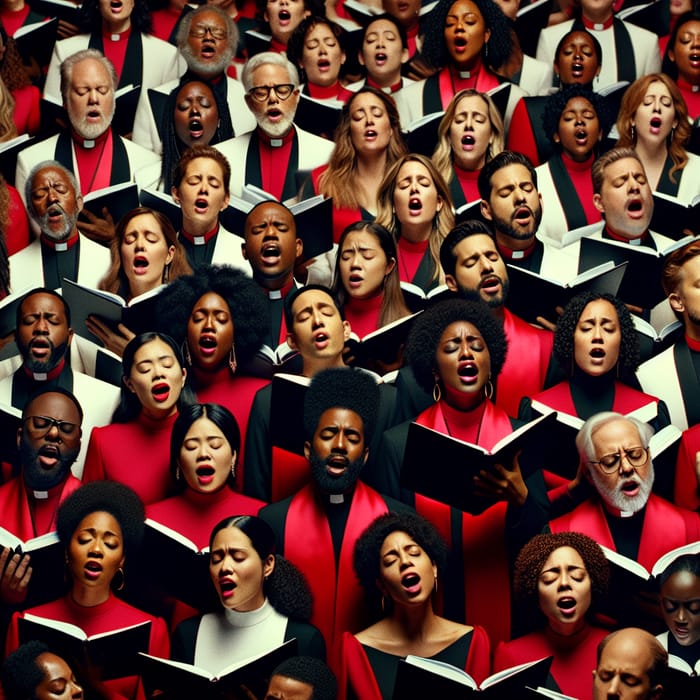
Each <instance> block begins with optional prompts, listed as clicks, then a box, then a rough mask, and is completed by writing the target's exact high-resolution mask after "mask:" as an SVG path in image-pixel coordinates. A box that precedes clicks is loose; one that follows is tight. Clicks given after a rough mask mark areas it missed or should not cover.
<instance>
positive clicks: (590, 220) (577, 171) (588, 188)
mask: <svg viewBox="0 0 700 700" xmlns="http://www.w3.org/2000/svg"><path fill="white" fill-rule="evenodd" d="M561 160H562V162H563V163H564V167H565V168H566V172H567V173H569V177H570V178H571V182H572V184H573V186H574V189H575V190H576V194H577V195H578V198H579V201H580V202H581V206H582V207H583V211H584V212H585V214H586V223H587V224H594V223H596V222H597V221H601V220H602V216H601V214H600V212H599V211H598V210H597V209H596V208H595V204H593V180H592V179H591V166H592V165H593V160H594V155H593V154H592V153H591V155H590V156H589V157H588V158H587V159H586V160H585V161H584V162H583V163H578V162H577V161H575V160H572V159H571V158H569V156H567V155H566V154H565V153H562V154H561ZM555 184H556V183H555Z"/></svg>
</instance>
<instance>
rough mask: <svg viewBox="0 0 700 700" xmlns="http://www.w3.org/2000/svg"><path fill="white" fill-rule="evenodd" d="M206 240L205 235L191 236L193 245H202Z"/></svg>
mask: <svg viewBox="0 0 700 700" xmlns="http://www.w3.org/2000/svg"><path fill="white" fill-rule="evenodd" d="M206 242H207V239H206V237H205V236H192V243H194V244H195V245H204V244H205V243H206Z"/></svg>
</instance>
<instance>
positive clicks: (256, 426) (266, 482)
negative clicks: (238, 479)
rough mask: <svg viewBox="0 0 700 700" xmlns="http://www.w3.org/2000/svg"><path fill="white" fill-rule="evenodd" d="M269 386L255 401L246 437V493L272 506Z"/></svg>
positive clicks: (270, 393)
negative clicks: (270, 503)
mask: <svg viewBox="0 0 700 700" xmlns="http://www.w3.org/2000/svg"><path fill="white" fill-rule="evenodd" d="M271 395H272V392H271V390H270V386H269V385H268V386H265V387H263V388H262V389H260V391H258V393H257V394H255V398H254V399H253V405H252V406H251V409H250V417H249V418H248V427H247V428H246V436H245V472H244V475H245V476H244V484H243V493H245V494H246V496H250V497H251V498H257V499H259V500H261V501H265V503H269V502H270V501H271V500H272V499H271V493H272V443H271V440H270V397H271Z"/></svg>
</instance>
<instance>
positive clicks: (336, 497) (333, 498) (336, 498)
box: [328, 493, 345, 504]
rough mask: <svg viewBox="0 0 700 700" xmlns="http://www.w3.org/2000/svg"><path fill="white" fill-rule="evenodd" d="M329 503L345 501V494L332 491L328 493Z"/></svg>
mask: <svg viewBox="0 0 700 700" xmlns="http://www.w3.org/2000/svg"><path fill="white" fill-rule="evenodd" d="M328 502H329V503H335V504H338V503H345V495H344V494H342V493H331V494H329V495H328Z"/></svg>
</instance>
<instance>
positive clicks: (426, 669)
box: [393, 655, 553, 700]
mask: <svg viewBox="0 0 700 700" xmlns="http://www.w3.org/2000/svg"><path fill="white" fill-rule="evenodd" d="M552 658H553V657H551V656H547V657H545V658H544V659H538V660H537V661H530V662H528V663H524V664H519V665H518V666H513V667H512V668H507V669H504V670H503V671H498V673H494V674H492V675H490V676H489V677H488V678H486V679H485V680H483V681H482V682H481V683H480V684H477V682H476V681H475V680H474V679H473V678H472V677H471V676H470V675H469V674H468V673H466V672H465V671H463V670H462V669H460V668H457V667H456V666H452V665H451V664H448V663H445V662H444V661H437V660H436V659H425V658H423V657H421V656H412V655H409V656H407V657H406V658H405V659H401V660H400V661H399V666H398V671H397V673H396V683H395V685H394V694H393V698H394V699H395V700H399V699H401V700H403V699H404V698H421V697H435V698H466V697H471V696H472V694H474V693H479V696H478V697H481V698H498V699H499V700H506V698H507V699H508V700H521V698H526V697H530V696H529V694H528V693H527V691H526V688H527V687H528V686H539V685H544V684H545V683H546V682H547V677H548V675H549V669H550V667H551V665H552Z"/></svg>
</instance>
